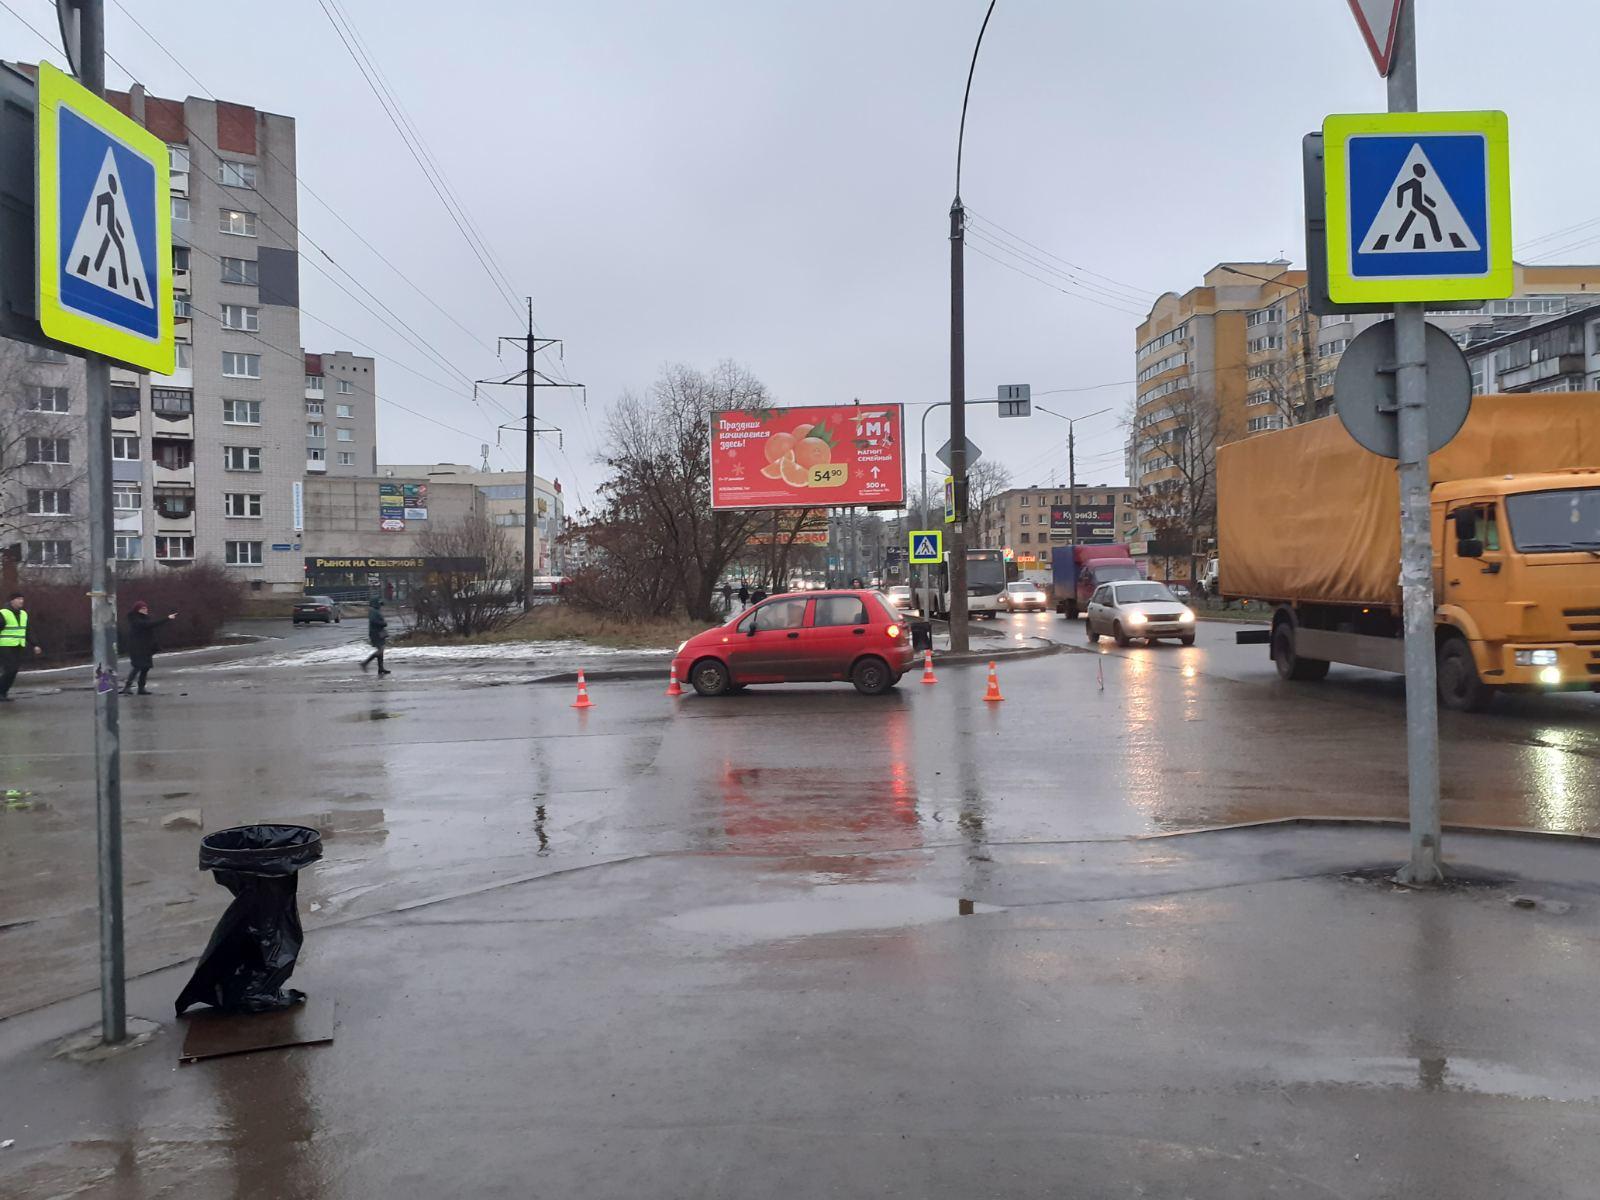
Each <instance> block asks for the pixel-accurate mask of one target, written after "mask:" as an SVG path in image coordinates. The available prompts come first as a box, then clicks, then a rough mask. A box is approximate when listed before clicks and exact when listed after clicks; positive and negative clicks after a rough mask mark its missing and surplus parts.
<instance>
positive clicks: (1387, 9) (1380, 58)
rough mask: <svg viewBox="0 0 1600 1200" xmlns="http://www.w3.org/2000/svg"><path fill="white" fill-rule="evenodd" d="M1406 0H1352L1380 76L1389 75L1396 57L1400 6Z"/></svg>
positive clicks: (1352, 7) (1351, 3) (1351, 2)
mask: <svg viewBox="0 0 1600 1200" xmlns="http://www.w3.org/2000/svg"><path fill="white" fill-rule="evenodd" d="M1405 2H1406V0H1350V11H1351V12H1353V13H1355V15H1356V24H1357V25H1359V26H1361V36H1362V37H1364V38H1366V39H1367V49H1368V50H1370V51H1372V61H1373V62H1375V63H1377V64H1378V74H1379V75H1383V76H1385V77H1387V76H1388V74H1389V63H1390V61H1391V60H1392V59H1393V57H1394V35H1395V30H1396V29H1398V28H1399V26H1400V6H1401V5H1402V4H1404V3H1405Z"/></svg>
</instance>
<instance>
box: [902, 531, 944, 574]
mask: <svg viewBox="0 0 1600 1200" xmlns="http://www.w3.org/2000/svg"><path fill="white" fill-rule="evenodd" d="M907 557H908V558H909V559H910V560H911V562H912V563H913V564H914V565H916V566H925V565H928V564H931V563H941V562H943V561H944V530H942V529H913V530H912V531H911V553H910V554H909V555H907Z"/></svg>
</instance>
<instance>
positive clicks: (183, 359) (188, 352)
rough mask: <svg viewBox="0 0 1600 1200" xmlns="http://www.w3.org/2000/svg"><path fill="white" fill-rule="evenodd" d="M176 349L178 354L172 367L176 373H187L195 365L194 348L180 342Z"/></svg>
mask: <svg viewBox="0 0 1600 1200" xmlns="http://www.w3.org/2000/svg"><path fill="white" fill-rule="evenodd" d="M174 349H176V350H177V352H178V353H177V356H176V361H175V362H174V364H173V367H172V369H173V370H174V371H187V370H188V369H189V368H190V367H191V366H193V365H194V347H193V346H191V345H190V344H189V343H188V342H179V343H178V344H177V345H176V346H175V347H174Z"/></svg>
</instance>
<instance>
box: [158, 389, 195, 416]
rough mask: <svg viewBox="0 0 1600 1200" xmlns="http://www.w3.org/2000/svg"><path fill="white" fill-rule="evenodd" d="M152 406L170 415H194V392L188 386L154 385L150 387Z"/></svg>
mask: <svg viewBox="0 0 1600 1200" xmlns="http://www.w3.org/2000/svg"><path fill="white" fill-rule="evenodd" d="M150 408H151V411H153V412H158V413H163V414H165V415H166V416H169V417H190V416H193V415H194V392H192V391H190V390H189V389H188V388H159V387H153V388H151V389H150Z"/></svg>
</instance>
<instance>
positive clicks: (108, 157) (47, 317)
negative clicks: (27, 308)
mask: <svg viewBox="0 0 1600 1200" xmlns="http://www.w3.org/2000/svg"><path fill="white" fill-rule="evenodd" d="M37 152H38V163H37V172H36V177H37V188H38V195H37V205H36V211H37V214H38V237H39V240H38V263H39V281H38V287H39V324H40V327H41V328H42V329H43V330H44V332H45V334H46V335H47V336H49V337H51V338H54V339H55V340H57V341H59V342H65V343H66V344H68V345H71V346H78V347H80V348H82V349H84V350H91V351H95V352H97V353H100V354H104V355H105V356H106V357H107V358H111V359H115V360H117V361H118V362H121V363H125V364H127V365H128V366H130V367H134V368H136V369H142V370H148V371H155V372H157V373H159V374H162V375H170V374H171V373H172V370H173V367H174V360H175V351H174V344H173V309H172V208H171V204H172V201H171V198H170V191H169V183H168V168H167V147H166V143H164V142H163V141H162V140H161V139H160V138H158V137H156V136H155V135H154V134H153V133H151V132H149V131H148V130H146V129H144V128H143V127H142V126H140V125H139V124H138V123H137V122H135V121H133V120H131V119H130V118H128V117H126V116H124V115H123V114H122V113H120V112H118V111H117V110H116V109H115V108H113V107H112V106H111V105H109V104H107V103H106V102H105V101H104V100H102V99H101V98H100V97H98V96H96V95H95V94H94V93H93V92H91V91H89V90H88V89H87V88H85V87H84V86H83V85H82V84H80V83H78V82H77V81H76V80H75V79H73V78H72V77H71V76H69V75H66V74H63V73H62V72H61V71H58V70H56V68H54V67H52V66H50V64H48V63H41V64H39V119H38V142H37Z"/></svg>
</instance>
